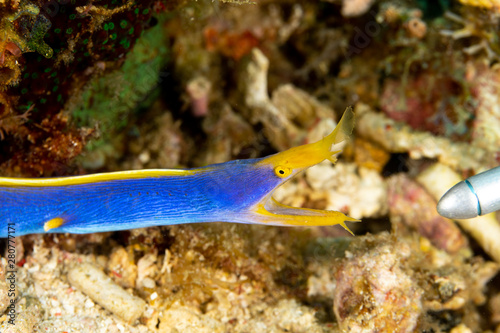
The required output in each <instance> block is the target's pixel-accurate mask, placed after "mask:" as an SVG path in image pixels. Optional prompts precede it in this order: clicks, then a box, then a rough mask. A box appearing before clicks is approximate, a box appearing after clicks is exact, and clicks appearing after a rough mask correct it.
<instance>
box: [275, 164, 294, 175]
mask: <svg viewBox="0 0 500 333" xmlns="http://www.w3.org/2000/svg"><path fill="white" fill-rule="evenodd" d="M274 173H275V174H276V176H278V177H280V178H286V177H288V176H290V174H291V173H292V170H291V169H290V168H287V167H283V166H277V167H276V168H274Z"/></svg>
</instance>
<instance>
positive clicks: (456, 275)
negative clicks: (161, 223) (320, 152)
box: [0, 0, 500, 333]
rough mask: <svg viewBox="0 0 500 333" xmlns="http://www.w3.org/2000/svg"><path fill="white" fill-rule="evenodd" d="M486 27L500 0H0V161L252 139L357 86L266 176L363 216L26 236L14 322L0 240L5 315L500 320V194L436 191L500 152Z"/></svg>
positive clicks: (185, 326) (29, 165)
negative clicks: (452, 211)
mask: <svg viewBox="0 0 500 333" xmlns="http://www.w3.org/2000/svg"><path fill="white" fill-rule="evenodd" d="M499 36H500V1H498V0H435V1H431V0H314V1H311V0H303V1H300V0H256V1H238V0H233V1H210V0H199V1H194V0H189V1H188V0H33V1H27V0H0V175H1V176H9V177H53V176H66V175H80V174H88V173H96V172H108V171H118V170H128V169H144V168H189V167H199V166H205V165H209V164H213V163H221V162H225V161H229V160H233V159H243V158H255V157H263V156H266V155H269V154H272V153H275V152H278V151H282V150H285V149H288V148H290V147H293V146H297V145H301V144H304V143H307V142H311V141H316V140H319V139H320V138H322V137H323V136H324V135H325V134H328V133H329V131H331V129H333V127H334V126H335V122H336V120H338V119H340V116H341V114H342V112H343V111H344V109H345V108H346V107H348V106H350V105H352V106H353V107H354V111H355V113H356V120H357V121H356V128H355V133H354V135H353V138H352V140H351V141H350V142H349V143H348V145H347V147H346V148H345V150H344V153H343V154H342V155H341V156H340V158H339V162H338V163H337V164H336V165H335V166H332V165H331V163H330V162H329V161H327V162H324V163H321V164H319V165H318V166H315V167H313V168H311V169H308V170H307V171H306V172H305V173H304V174H302V175H300V176H298V177H296V179H294V180H293V181H291V182H289V183H287V184H286V185H285V186H283V187H282V188H280V189H279V190H278V191H277V192H276V193H275V194H274V197H275V198H276V199H277V200H278V201H280V202H282V203H284V204H288V205H292V206H296V207H308V208H316V209H331V210H339V211H342V212H344V213H346V214H348V215H349V216H352V217H354V218H359V219H361V220H362V221H363V222H362V223H358V224H356V225H350V227H352V229H353V230H354V232H355V233H356V234H357V235H358V236H356V237H354V238H352V237H350V236H349V235H348V234H346V233H345V231H344V230H342V229H341V228H337V227H320V228H314V229H306V228H276V227H266V226H252V225H235V224H229V223H225V224H217V223H212V224H199V225H185V226H182V225H181V226H171V227H158V228H148V229H139V230H131V231H124V232H116V233H103V234H95V235H64V234H49V235H29V236H24V237H22V238H19V239H18V240H17V243H16V247H17V248H16V250H17V251H16V255H17V258H16V260H17V262H18V274H19V276H18V284H17V291H16V295H17V313H18V323H19V325H16V326H15V327H13V326H12V325H8V323H7V320H8V316H7V305H8V304H9V303H8V302H9V298H8V297H7V291H8V285H7V284H6V283H5V282H4V279H5V264H6V261H5V258H6V256H5V255H4V252H3V249H4V248H5V246H6V245H5V244H6V242H5V241H0V248H1V249H2V250H1V251H2V252H0V253H1V254H2V255H3V257H2V259H1V264H0V331H1V332H61V331H68V332H426V333H431V332H432V333H438V332H452V333H466V332H494V333H500V276H499V275H498V272H499V270H500V223H499V222H498V221H499V217H500V215H499V214H490V215H487V216H483V217H479V218H477V219H474V220H468V221H452V220H449V219H445V218H442V217H441V216H439V215H438V214H437V211H436V202H437V200H438V199H439V197H440V196H441V195H442V194H443V193H444V192H445V191H446V190H447V189H448V188H449V187H451V186H452V185H454V183H456V182H458V181H460V180H462V179H464V178H466V177H469V176H472V175H474V174H476V173H479V172H481V171H484V170H487V169H489V168H492V167H495V166H498V165H499V164H500V37H499ZM4 245H5V246H4ZM84 264H85V265H91V266H85V267H91V268H89V269H88V270H89V272H95V273H89V274H90V275H92V274H94V275H95V276H100V275H99V274H104V275H106V276H107V277H108V279H109V280H104V279H102V280H100V283H102V286H101V289H102V290H107V289H110V290H111V289H113V288H120V289H123V291H124V292H125V293H128V294H131V295H134V296H133V298H132V300H129V301H127V302H126V301H124V303H123V308H115V307H113V305H110V303H109V300H110V299H113V298H114V297H118V296H114V295H109V297H104V298H102V299H101V298H96V297H95V296H91V295H92V290H91V289H92V285H95V281H94V282H89V281H87V280H85V279H84V278H82V277H81V276H80V275H79V274H78V271H77V269H78V267H79V266H80V265H84ZM108 287H109V288H108ZM125 298H126V297H125Z"/></svg>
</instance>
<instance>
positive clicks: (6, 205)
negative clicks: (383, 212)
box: [0, 109, 358, 237]
mask: <svg viewBox="0 0 500 333" xmlns="http://www.w3.org/2000/svg"><path fill="white" fill-rule="evenodd" d="M353 126H354V113H353V112H352V110H351V109H348V110H347V111H346V112H345V113H344V115H343V117H342V119H341V120H340V122H339V123H338V125H337V127H336V128H335V129H334V130H333V132H332V133H331V134H329V135H328V136H326V137H324V138H323V139H322V140H320V141H318V142H315V143H309V144H305V145H302V146H298V147H294V148H291V149H288V150H286V151H283V152H280V153H277V154H274V155H270V156H268V157H264V158H257V159H248V160H235V161H230V162H226V163H221V164H215V165H209V166H206V167H202V168H197V169H187V170H177V169H173V170H168V169H165V170H162V169H152V170H134V171H122V172H110V173H101V174H94V175H84V176H74V177H60V178H39V179H26V178H5V177H3V178H2V177H0V237H7V235H8V229H10V230H15V236H21V235H26V234H34V233H46V232H47V233H53V232H55V233H61V232H68V233H76V234H84V233H94V232H104V231H115V230H125V229H134V228H143V227H149V226H160V225H173V224H182V223H196V222H219V221H221V222H238V223H257V224H266V225H278V226H325V225H335V224H340V225H341V226H342V227H344V228H345V229H346V230H348V231H349V232H351V231H350V230H349V229H348V228H347V226H346V224H345V221H352V222H357V221H358V220H356V219H353V218H351V217H348V216H346V215H344V214H342V213H341V212H336V211H328V210H316V209H306V208H295V207H289V206H286V205H283V204H281V203H279V202H277V201H276V200H275V199H273V198H272V194H273V192H274V190H275V189H276V188H278V187H279V186H281V185H282V184H283V183H285V182H286V181H288V180H289V179H290V178H292V177H294V176H295V175H296V174H297V173H299V172H301V171H303V170H305V169H307V168H309V167H311V166H313V165H315V164H318V163H319V162H322V161H323V160H325V159H328V160H330V161H331V162H332V163H335V162H336V158H335V156H334V155H335V154H336V153H339V152H340V151H332V150H331V149H332V146H333V145H335V144H337V143H340V142H342V141H344V140H345V139H346V138H347V137H348V136H349V135H350V134H351V133H352V130H353ZM8 226H10V227H11V228H8ZM12 227H13V228H12ZM351 233H352V232H351Z"/></svg>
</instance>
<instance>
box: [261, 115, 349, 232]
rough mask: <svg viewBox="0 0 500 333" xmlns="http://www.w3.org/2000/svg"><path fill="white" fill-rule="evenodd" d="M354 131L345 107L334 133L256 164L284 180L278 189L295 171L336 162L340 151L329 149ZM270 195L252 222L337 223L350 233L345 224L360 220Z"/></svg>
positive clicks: (316, 224) (306, 224) (314, 224)
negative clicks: (294, 205) (281, 199)
mask: <svg viewBox="0 0 500 333" xmlns="http://www.w3.org/2000/svg"><path fill="white" fill-rule="evenodd" d="M353 128H354V113H353V111H352V109H351V108H348V109H347V110H346V111H345V113H344V115H343V116H342V119H341V120H340V121H339V123H338V125H337V127H335V129H334V130H333V132H332V133H330V134H329V135H328V136H326V137H325V138H323V139H322V140H320V141H318V142H314V143H309V144H306V145H303V146H299V147H294V148H291V149H288V150H286V151H284V152H281V153H278V154H275V155H272V156H269V157H267V158H265V159H263V160H261V161H260V162H258V164H260V165H267V166H271V167H272V169H273V171H274V174H275V176H277V177H278V178H281V179H282V180H283V181H282V182H281V183H279V185H278V186H277V187H279V186H280V185H282V184H283V183H285V182H286V181H287V180H288V179H290V178H291V177H292V176H294V175H296V174H297V173H298V172H300V171H302V170H304V169H307V168H309V167H311V166H313V165H316V164H318V163H320V162H322V161H324V160H325V159H329V160H330V161H332V163H335V162H336V160H337V159H336V158H335V156H334V155H335V154H336V153H338V152H340V151H332V150H331V148H332V146H333V145H335V144H337V143H340V142H342V141H344V140H346V139H347V138H348V137H349V135H350V134H351V133H352V131H353ZM271 195H272V192H271V193H269V195H267V196H266V197H265V198H263V199H262V200H261V201H260V202H259V203H257V204H256V205H255V206H254V207H253V214H252V215H253V219H254V220H257V221H256V222H258V223H264V224H274V225H295V226H322V225H335V224H340V225H341V226H342V227H344V228H345V229H346V230H347V231H349V232H350V233H351V234H352V232H351V231H350V230H349V229H348V228H347V226H346V225H345V223H344V222H345V221H352V222H358V221H359V220H356V219H353V218H351V217H348V216H346V215H344V214H343V213H341V212H335V211H327V210H316V209H306V208H295V207H290V206H286V205H283V204H281V203H279V202H277V201H276V200H274V199H273V198H272V196H271Z"/></svg>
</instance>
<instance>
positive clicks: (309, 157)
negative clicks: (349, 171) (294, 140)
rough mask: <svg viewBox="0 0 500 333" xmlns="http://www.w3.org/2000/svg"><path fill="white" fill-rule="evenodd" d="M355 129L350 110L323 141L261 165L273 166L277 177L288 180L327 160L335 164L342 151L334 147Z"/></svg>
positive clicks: (297, 148) (273, 157)
mask: <svg viewBox="0 0 500 333" xmlns="http://www.w3.org/2000/svg"><path fill="white" fill-rule="evenodd" d="M353 127H354V113H353V112H352V109H351V108H348V109H347V110H346V111H345V113H344V115H343V116H342V119H341V120H340V121H339V123H338V125H337V127H335V129H334V130H333V132H332V133H330V134H329V135H328V136H326V137H324V138H323V139H322V140H320V141H318V142H314V143H309V144H305V145H302V146H298V147H294V148H290V149H288V150H285V151H283V152H281V153H277V154H274V155H271V156H269V157H267V158H264V159H263V160H262V161H260V162H259V164H261V165H271V166H272V168H273V170H274V173H275V174H276V176H278V177H280V178H288V177H289V176H292V175H295V174H296V173H298V172H300V171H302V170H304V169H307V168H309V167H311V166H313V165H316V164H318V163H320V162H322V161H324V160H326V159H328V160H330V161H332V163H335V162H336V161H337V159H336V157H335V156H334V155H335V154H337V153H339V152H340V150H336V151H332V146H334V145H336V144H338V143H341V142H342V141H344V140H346V139H347V138H348V137H349V136H350V135H351V133H352V131H353Z"/></svg>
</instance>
